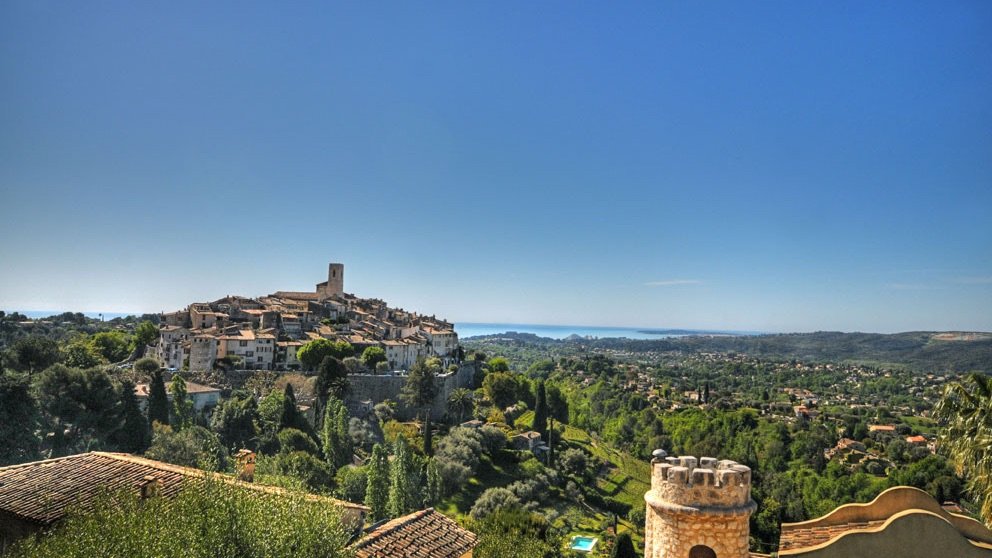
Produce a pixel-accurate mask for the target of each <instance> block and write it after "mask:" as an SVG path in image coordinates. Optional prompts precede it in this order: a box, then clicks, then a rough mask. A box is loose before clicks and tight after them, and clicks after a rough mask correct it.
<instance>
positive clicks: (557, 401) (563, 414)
mask: <svg viewBox="0 0 992 558" xmlns="http://www.w3.org/2000/svg"><path fill="white" fill-rule="evenodd" d="M545 391H546V392H547V396H548V416H549V417H551V418H554V419H555V420H557V421H558V422H564V423H567V422H568V400H566V399H565V395H564V394H563V393H562V392H561V390H560V389H559V388H558V386H556V385H554V384H547V385H546V386H545Z"/></svg>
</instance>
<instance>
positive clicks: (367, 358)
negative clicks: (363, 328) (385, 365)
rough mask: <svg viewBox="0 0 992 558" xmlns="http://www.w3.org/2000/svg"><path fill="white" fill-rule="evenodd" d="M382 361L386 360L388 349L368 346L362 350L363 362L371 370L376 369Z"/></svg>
mask: <svg viewBox="0 0 992 558" xmlns="http://www.w3.org/2000/svg"><path fill="white" fill-rule="evenodd" d="M380 362H386V351H384V350H382V347H366V348H365V350H364V351H362V364H364V365H365V367H366V368H368V369H369V370H373V371H374V370H375V367H376V365H377V364H379V363H380Z"/></svg>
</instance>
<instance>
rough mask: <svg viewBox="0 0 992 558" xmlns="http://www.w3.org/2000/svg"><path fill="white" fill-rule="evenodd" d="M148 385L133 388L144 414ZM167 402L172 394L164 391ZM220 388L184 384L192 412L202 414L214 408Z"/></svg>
mask: <svg viewBox="0 0 992 558" xmlns="http://www.w3.org/2000/svg"><path fill="white" fill-rule="evenodd" d="M149 389H150V387H149V384H146V383H143V384H136V385H135V386H134V397H135V399H137V400H138V406H139V407H140V408H141V411H142V412H144V410H145V407H147V405H148V393H149ZM166 392H167V396H168V398H169V401H172V393H168V390H166ZM220 394H221V390H220V388H214V387H210V386H205V385H201V384H197V383H193V382H186V396H187V397H188V398H189V400H190V401H191V402H192V403H193V410H194V411H196V412H202V411H203V410H204V409H206V408H212V407H216V406H217V404H218V403H220Z"/></svg>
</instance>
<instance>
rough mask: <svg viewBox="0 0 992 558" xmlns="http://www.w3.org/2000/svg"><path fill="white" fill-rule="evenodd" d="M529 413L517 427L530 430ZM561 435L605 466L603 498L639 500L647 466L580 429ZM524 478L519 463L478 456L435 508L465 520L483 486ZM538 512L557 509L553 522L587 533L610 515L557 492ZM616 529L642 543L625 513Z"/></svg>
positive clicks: (597, 531)
mask: <svg viewBox="0 0 992 558" xmlns="http://www.w3.org/2000/svg"><path fill="white" fill-rule="evenodd" d="M533 418H534V413H533V411H528V412H526V413H524V414H523V415H521V417H520V418H518V419H517V420H516V426H517V427H518V428H520V429H525V430H526V429H529V428H530V425H531V424H532V421H533ZM564 439H565V441H567V442H568V443H569V444H570V445H573V446H578V447H581V448H583V449H585V450H586V451H588V452H589V453H590V454H592V455H593V456H595V457H596V458H597V459H601V460H603V461H604V462H606V463H607V464H608V465H607V467H605V468H604V470H603V471H601V474H600V475H599V476H598V477H597V479H596V490H597V491H598V492H599V494H600V495H601V496H603V497H609V498H613V499H616V500H619V501H621V502H624V503H626V504H629V505H630V506H631V507H632V508H637V507H641V506H643V504H644V493H645V492H647V490H648V489H649V488H650V483H651V480H650V471H651V469H650V465H649V464H648V463H647V462H645V461H641V460H639V459H636V458H634V457H632V456H630V455H627V454H625V453H623V452H620V451H617V450H615V449H613V448H611V447H608V446H606V445H604V444H601V443H597V442H596V441H594V440H593V439H592V437H590V436H589V434H588V433H587V432H586V431H584V430H581V429H579V428H575V427H572V426H567V425H566V426H565V432H564ZM523 478H524V476H523V474H522V472H521V471H520V470H519V467H518V466H517V464H516V463H514V462H512V460H502V459H499V458H497V459H496V460H490V459H489V458H487V457H483V459H482V462H481V463H480V464H479V469H478V471H477V472H476V475H475V476H474V477H472V479H471V480H470V481H469V483H468V485H467V486H466V487H465V488H464V489H463V490H462V491H461V492H460V493H458V494H457V495H455V496H453V497H450V498H448V499H446V500H445V501H444V502H442V503H441V504H440V505H438V506H437V509H438V510H440V511H441V512H443V513H444V514H446V515H448V516H450V517H455V518H457V519H459V520H461V521H464V520H465V519H466V517H467V516H468V512H469V511H470V510H471V509H472V505H473V504H474V503H475V501H476V499H478V497H479V495H480V494H482V492H483V491H484V490H486V489H487V488H492V487H500V486H506V485H508V484H510V483H512V482H514V481H517V480H522V479H523ZM539 511H542V512H551V511H554V512H557V514H558V517H557V519H556V520H555V521H554V524H555V525H556V526H557V527H567V528H568V531H569V537H570V536H571V535H573V534H592V535H594V536H598V537H601V538H602V537H603V536H604V535H605V533H604V532H603V529H602V525H603V524H604V522H607V521H611V520H612V516H611V514H610V513H609V512H606V511H604V510H600V509H596V508H592V507H590V506H588V505H586V504H583V503H579V502H574V501H570V500H565V499H563V497H562V496H561V495H555V496H554V497H553V498H552V499H551V500H550V501H549V503H548V505H546V506H545V507H544V508H543V509H541V510H539ZM619 524H620V530H621V531H624V530H626V531H629V532H630V533H631V537H632V538H633V539H634V543H635V545H636V546H637V547H638V548H640V547H641V546H642V545H643V537H642V535H641V532H642V531H643V529H644V526H643V525H638V526H635V525H632V524H631V523H630V522H629V521H627V519H626V518H625V517H621V518H619Z"/></svg>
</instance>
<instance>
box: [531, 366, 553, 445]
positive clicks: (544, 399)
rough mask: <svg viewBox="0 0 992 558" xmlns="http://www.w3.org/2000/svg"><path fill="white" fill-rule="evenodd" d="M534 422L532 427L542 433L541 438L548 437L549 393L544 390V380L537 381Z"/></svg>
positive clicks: (546, 438) (545, 439)
mask: <svg viewBox="0 0 992 558" xmlns="http://www.w3.org/2000/svg"><path fill="white" fill-rule="evenodd" d="M535 391H536V392H537V393H536V394H535V397H534V398H535V400H536V401H537V402H536V403H535V405H534V423H533V426H532V428H533V429H534V430H535V431H536V432H538V433H539V434H540V435H541V439H542V440H544V441H546V442H547V441H549V439H548V395H547V393H546V392H545V390H544V380H538V381H537V387H536V389H535Z"/></svg>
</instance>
